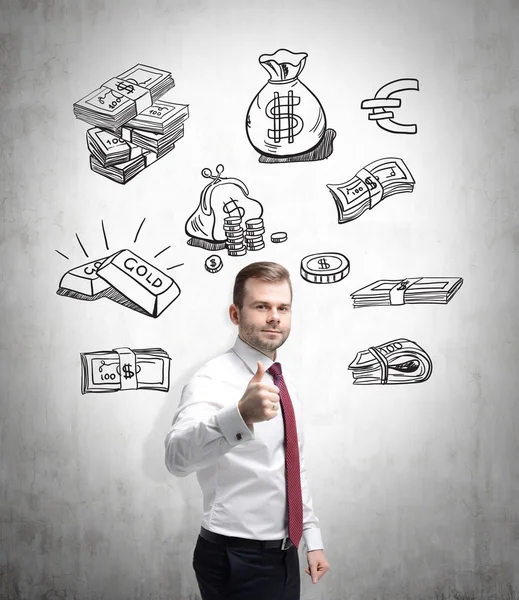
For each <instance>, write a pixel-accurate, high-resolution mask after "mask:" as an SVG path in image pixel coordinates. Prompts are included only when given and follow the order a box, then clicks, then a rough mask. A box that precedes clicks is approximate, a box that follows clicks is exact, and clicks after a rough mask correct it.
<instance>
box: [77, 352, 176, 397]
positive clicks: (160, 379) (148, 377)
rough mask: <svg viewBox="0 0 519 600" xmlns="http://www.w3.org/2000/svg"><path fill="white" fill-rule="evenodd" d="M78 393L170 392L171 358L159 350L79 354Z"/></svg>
mask: <svg viewBox="0 0 519 600" xmlns="http://www.w3.org/2000/svg"><path fill="white" fill-rule="evenodd" d="M80 356H81V393H82V394H87V393H94V394H95V393H104V392H118V391H120V390H122V391H125V390H142V389H144V390H156V391H159V392H167V391H168V389H169V368H170V363H171V359H170V358H169V356H168V353H167V352H165V351H164V350H163V349H162V348H143V349H140V350H132V349H131V348H114V349H113V350H104V351H100V352H82V353H81V355H80Z"/></svg>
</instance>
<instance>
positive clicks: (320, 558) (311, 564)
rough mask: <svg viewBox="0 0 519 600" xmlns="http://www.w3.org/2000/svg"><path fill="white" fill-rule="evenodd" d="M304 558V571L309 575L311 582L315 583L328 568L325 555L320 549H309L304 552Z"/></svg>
mask: <svg viewBox="0 0 519 600" xmlns="http://www.w3.org/2000/svg"><path fill="white" fill-rule="evenodd" d="M306 559H307V561H308V569H305V573H308V575H310V577H311V578H312V583H317V582H318V581H319V579H321V577H322V576H323V575H324V574H325V573H326V571H329V570H330V565H329V564H328V561H327V560H326V556H325V555H324V552H323V551H322V550H310V552H307V553H306Z"/></svg>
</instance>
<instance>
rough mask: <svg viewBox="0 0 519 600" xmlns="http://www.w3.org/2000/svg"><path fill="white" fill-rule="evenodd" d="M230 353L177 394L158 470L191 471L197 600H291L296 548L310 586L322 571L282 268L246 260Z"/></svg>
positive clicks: (295, 594) (233, 311) (295, 596)
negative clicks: (290, 361) (302, 548)
mask: <svg viewBox="0 0 519 600" xmlns="http://www.w3.org/2000/svg"><path fill="white" fill-rule="evenodd" d="M229 315H230V318H231V321H232V322H233V323H234V324H235V325H237V326H238V338H237V340H236V343H235V344H234V347H233V348H232V349H231V350H229V351H228V352H226V353H225V354H223V355H221V356H219V357H217V358H215V359H213V360H211V361H209V362H208V363H206V364H205V365H204V366H203V367H202V368H201V369H200V370H199V371H198V372H197V373H196V374H195V376H194V377H193V378H192V379H191V381H190V382H189V383H188V384H187V385H186V386H185V387H184V389H183V391H182V397H181V400H180V403H179V406H178V409H177V411H176V413H175V417H174V419H173V425H172V427H171V429H170V431H169V433H168V435H167V437H166V440H165V446H166V465H167V468H168V470H169V471H170V472H171V473H172V474H174V475H177V476H179V477H183V476H186V475H188V474H189V473H191V472H193V471H196V472H197V477H198V481H199V483H200V486H201V488H202V493H203V504H204V515H203V519H202V528H201V531H200V535H199V537H198V540H197V543H196V547H195V550H194V554H193V568H194V570H195V574H196V577H197V581H198V585H199V587H200V593H201V595H202V600H265V599H269V598H272V600H274V599H278V598H283V600H299V598H300V578H299V558H298V553H297V547H298V545H299V542H300V540H301V539H302V540H303V541H304V542H305V545H306V547H307V562H308V568H307V569H305V571H306V573H308V574H309V575H310V576H311V577H312V581H313V583H317V581H318V580H319V579H320V578H321V577H322V575H324V573H326V571H328V569H329V565H328V562H327V560H326V557H325V555H324V552H323V545H322V539H321V532H320V529H319V521H318V519H317V518H316V516H315V515H314V512H313V509H312V500H311V496H310V492H309V488H308V482H307V478H306V470H305V466H304V460H303V432H302V429H301V424H300V420H301V419H300V416H301V406H300V401H299V398H298V395H297V392H296V389H295V386H294V384H293V381H292V379H291V378H290V375H289V374H288V373H287V370H286V369H285V366H284V365H283V366H282V367H281V366H280V359H279V355H278V352H277V350H278V348H279V347H280V346H282V345H283V344H284V343H285V341H286V339H287V338H288V335H289V333H290V326H291V317H292V286H291V283H290V276H289V273H288V271H287V270H286V269H285V268H284V267H282V266H281V265H278V264H277V263H272V262H258V263H253V264H250V265H248V266H246V267H245V268H243V269H242V270H241V271H240V272H239V273H238V275H237V276H236V280H235V284H234V293H233V304H231V306H230V308H229Z"/></svg>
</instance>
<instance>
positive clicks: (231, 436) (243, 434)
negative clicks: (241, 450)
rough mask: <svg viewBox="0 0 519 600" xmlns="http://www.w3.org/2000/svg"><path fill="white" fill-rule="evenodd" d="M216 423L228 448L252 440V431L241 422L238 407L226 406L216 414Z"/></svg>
mask: <svg viewBox="0 0 519 600" xmlns="http://www.w3.org/2000/svg"><path fill="white" fill-rule="evenodd" d="M216 421H217V423H218V427H220V430H221V432H222V433H223V436H224V438H225V439H226V440H227V443H228V444H229V445H230V446H236V445H237V444H239V443H241V442H247V441H249V440H253V439H254V435H253V433H252V431H251V430H250V429H249V428H248V427H247V423H245V421H244V420H243V417H242V416H241V413H240V411H239V410H238V405H237V404H233V405H231V406H226V407H224V408H222V409H221V410H219V411H218V412H217V413H216Z"/></svg>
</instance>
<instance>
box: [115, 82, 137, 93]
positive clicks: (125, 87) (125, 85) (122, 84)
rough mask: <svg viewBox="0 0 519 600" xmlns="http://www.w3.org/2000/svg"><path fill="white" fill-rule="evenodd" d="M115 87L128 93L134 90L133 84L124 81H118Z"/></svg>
mask: <svg viewBox="0 0 519 600" xmlns="http://www.w3.org/2000/svg"><path fill="white" fill-rule="evenodd" d="M115 87H116V88H117V89H118V90H119V92H122V91H125V92H128V94H133V92H134V91H135V88H134V87H133V85H132V84H131V83H128V82H126V81H118V82H117V83H116V84H115Z"/></svg>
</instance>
